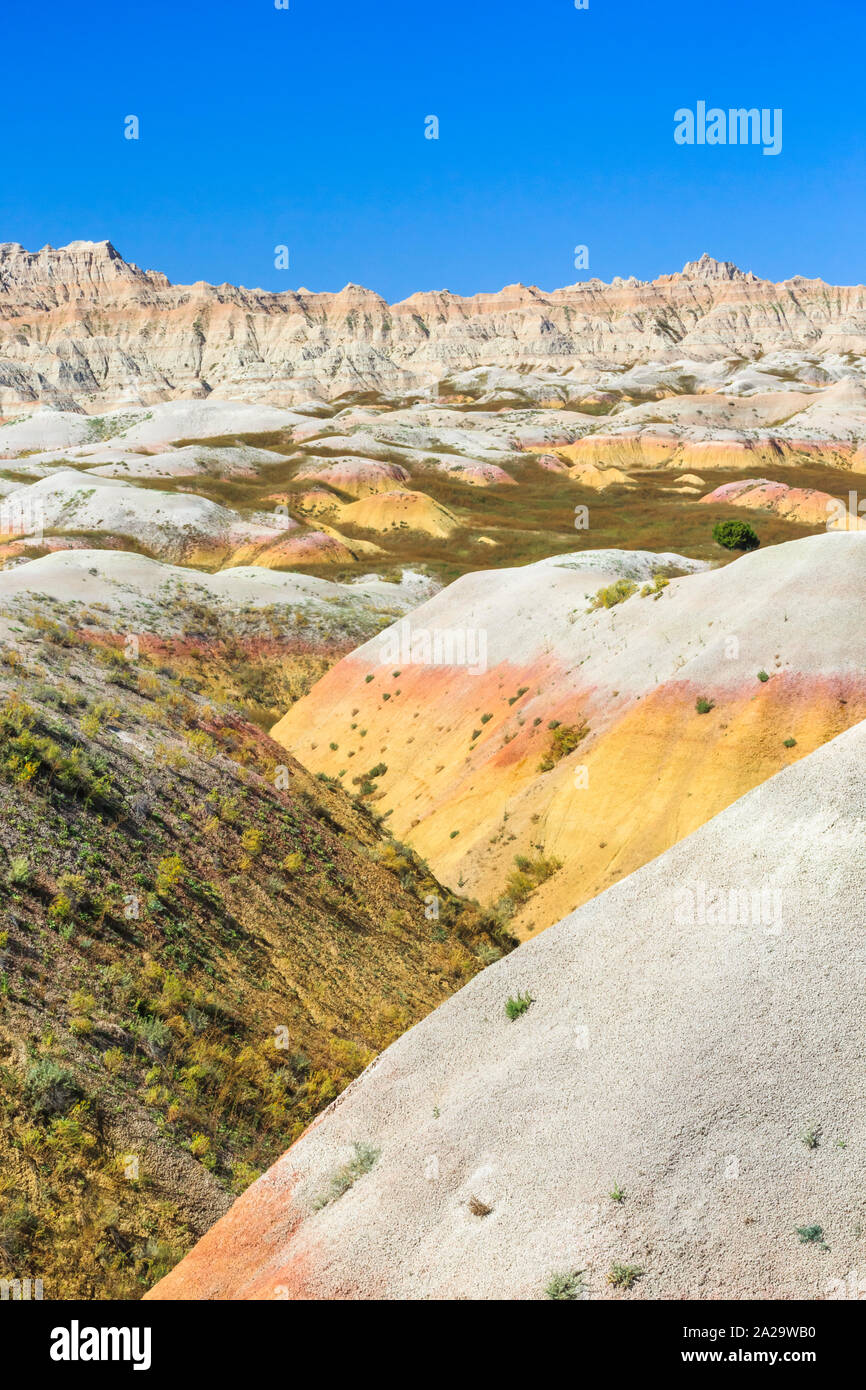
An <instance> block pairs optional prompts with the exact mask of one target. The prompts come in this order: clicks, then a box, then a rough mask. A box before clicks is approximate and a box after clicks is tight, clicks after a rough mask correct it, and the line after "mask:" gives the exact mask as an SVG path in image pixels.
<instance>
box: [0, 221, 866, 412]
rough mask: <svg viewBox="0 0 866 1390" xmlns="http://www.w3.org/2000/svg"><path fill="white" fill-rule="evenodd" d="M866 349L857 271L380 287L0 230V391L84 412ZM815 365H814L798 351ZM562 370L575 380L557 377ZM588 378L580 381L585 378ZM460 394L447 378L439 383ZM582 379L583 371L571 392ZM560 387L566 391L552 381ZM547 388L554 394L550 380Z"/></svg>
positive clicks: (701, 271) (690, 271)
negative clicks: (174, 269)
mask: <svg viewBox="0 0 866 1390" xmlns="http://www.w3.org/2000/svg"><path fill="white" fill-rule="evenodd" d="M864 350H866V289H864V287H863V286H853V287H836V286H831V285H827V284H825V283H824V282H823V281H822V280H809V279H805V278H803V277H800V276H797V277H795V278H793V279H791V280H787V281H784V282H783V283H782V284H778V285H777V284H772V283H770V282H767V281H762V280H759V279H757V278H756V277H755V276H754V275H751V274H748V273H743V272H741V271H739V270H737V269H736V267H732V266H730V265H729V264H727V263H720V262H717V261H713V260H712V259H711V258H710V257H708V256H705V257H702V258H701V260H699V261H694V262H690V263H689V264H688V265H687V266H686V267H685V268H684V270H683V272H682V273H681V274H676V275H663V276H661V277H659V278H658V279H657V280H654V281H650V282H644V281H639V280H636V279H635V278H634V277H631V278H629V279H626V280H623V279H619V278H616V279H614V281H613V282H612V283H611V284H609V285H608V284H604V283H602V282H601V281H600V280H589V281H586V282H583V283H578V284H575V285H571V286H567V287H566V288H563V289H558V290H553V291H551V292H546V291H543V290H541V289H539V288H538V287H537V286H532V285H530V286H526V285H509V286H507V287H506V288H505V289H503V290H500V291H499V292H498V293H492V294H476V295H472V296H469V297H461V296H459V295H455V294H451V293H450V292H449V291H447V290H441V291H436V292H431V293H419V294H414V295H411V296H410V297H409V298H408V299H406V300H404V301H402V302H401V303H398V304H387V303H386V302H385V300H384V299H382V298H381V297H380V296H379V295H378V294H375V293H374V292H373V291H371V290H366V289H364V288H362V287H361V286H358V285H347V286H346V287H345V288H344V289H342V290H340V291H339V293H321V294H318V293H312V292H310V291H307V290H304V289H299V290H288V291H285V292H283V293H279V294H277V293H272V292H269V291H265V290H259V289H244V288H240V287H236V286H233V285H228V284H224V285H209V284H206V283H204V282H202V281H199V282H197V283H196V284H194V285H172V284H171V283H170V282H169V281H168V280H167V278H166V277H165V276H164V275H162V274H160V273H159V272H156V271H151V270H147V271H145V270H141V269H140V268H139V267H138V266H136V265H133V264H130V263H128V262H126V261H125V260H124V259H123V258H122V257H121V256H120V254H119V253H118V252H117V251H116V250H115V248H114V247H113V246H112V245H111V243H110V242H108V241H103V242H86V241H76V242H72V243H70V245H69V246H66V247H60V248H57V249H55V248H53V247H50V246H46V247H44V248H43V249H42V250H41V251H38V252H29V251H25V250H24V249H23V248H22V247H21V246H20V245H18V244H17V243H14V242H7V243H4V244H0V408H2V409H3V411H4V413H5V414H7V415H10V414H14V413H15V412H16V411H17V410H19V409H21V410H27V409H31V408H32V407H33V404H34V403H35V402H37V401H43V402H48V403H51V404H53V405H56V406H59V407H63V408H76V407H81V406H83V407H84V408H86V409H87V410H89V411H91V412H93V411H96V410H99V409H105V408H110V407H111V406H116V405H120V404H123V403H126V402H135V403H142V402H144V403H149V402H153V401H158V400H166V399H169V398H171V397H173V396H177V395H186V396H205V395H207V394H209V393H210V392H212V391H217V392H221V393H223V394H226V395H230V396H235V397H239V396H244V397H246V398H248V399H254V398H256V399H267V400H271V401H273V402H275V403H286V402H291V401H295V400H300V399H303V398H305V397H309V396H310V395H323V396H326V397H333V396H337V395H340V394H341V393H344V392H348V391H353V392H357V391H381V392H386V393H388V394H390V395H395V394H397V395H399V394H405V393H408V392H411V391H415V390H418V389H429V388H430V387H431V385H434V384H435V383H437V382H439V381H441V380H442V379H443V378H446V377H452V376H454V375H455V374H460V373H462V372H466V371H470V370H472V369H475V368H479V367H486V366H495V367H499V368H501V369H509V370H511V371H512V372H513V373H515V374H516V376H517V380H518V384H519V379H520V375H521V374H522V373H525V371H526V370H527V369H528V368H530V369H534V370H538V371H543V372H548V373H550V374H551V375H552V376H553V377H555V376H556V375H557V374H559V375H561V374H562V373H564V372H569V373H574V372H575V371H577V372H578V375H580V374H581V372H582V370H583V369H587V370H589V371H590V374H592V373H593V372H594V373H595V374H597V373H598V372H599V371H602V370H607V369H619V370H622V369H623V368H624V367H626V366H628V367H629V368H631V369H632V370H635V369H636V368H637V370H639V369H640V364H648V363H655V364H665V363H670V362H674V361H684V360H688V361H693V362H694V363H697V364H701V363H708V362H715V361H718V360H719V359H721V358H728V359H732V361H733V362H734V363H739V364H740V365H741V366H744V365H746V364H748V363H750V362H753V361H754V360H755V359H758V358H761V357H762V356H764V355H766V354H768V353H779V352H786V351H793V352H808V353H809V354H810V355H811V356H812V357H815V358H818V359H820V358H822V357H824V356H831V355H836V356H839V355H844V354H859V353H862V352H864ZM813 371H815V372H817V379H820V376H821V369H820V366H817V367H814V368H813ZM574 384H577V383H574ZM597 385H598V383H596V387H597ZM453 389H454V390H455V392H456V393H457V394H458V395H459V391H460V386H459V383H457V384H456V385H455V387H454V388H453ZM594 389H595V388H594V387H591V386H590V385H587V384H586V382H584V383H583V387H582V391H581V392H579V393H578V394H579V395H581V394H582V395H583V396H584V397H586V398H590V396H591V394H592V390H594ZM566 395H568V392H566ZM548 396H549V397H551V398H553V399H554V401H556V398H557V396H558V397H559V401H558V402H557V403H560V404H561V402H562V393H561V390H559V389H558V387H557V385H556V382H555V381H554V382H553V383H552V385H551V388H550V391H549V393H548Z"/></svg>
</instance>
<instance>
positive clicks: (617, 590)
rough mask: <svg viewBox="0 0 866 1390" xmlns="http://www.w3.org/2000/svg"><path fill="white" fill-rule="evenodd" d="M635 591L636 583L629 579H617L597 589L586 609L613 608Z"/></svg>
mask: <svg viewBox="0 0 866 1390" xmlns="http://www.w3.org/2000/svg"><path fill="white" fill-rule="evenodd" d="M636 593H637V585H636V584H635V583H634V582H633V581H632V580H631V579H617V580H616V581H615V583H613V584H608V585H607V587H606V588H602V589H599V590H598V592H597V594H596V595H595V597H594V598H593V600H592V603H591V604H590V606H589V609H588V610H587V611H588V612H590V613H593V612H595V610H596V609H598V608H615V607H616V605H617V604H618V603H625V601H626V599H628V598H631V596H632V594H636Z"/></svg>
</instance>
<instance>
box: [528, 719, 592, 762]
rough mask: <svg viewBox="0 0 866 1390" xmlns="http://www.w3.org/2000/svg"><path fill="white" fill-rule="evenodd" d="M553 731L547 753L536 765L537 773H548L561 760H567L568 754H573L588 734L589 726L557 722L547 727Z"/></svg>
mask: <svg viewBox="0 0 866 1390" xmlns="http://www.w3.org/2000/svg"><path fill="white" fill-rule="evenodd" d="M548 728H550V729H553V735H552V737H551V740H550V743H549V744H548V746H547V752H546V753H545V755H544V757H543V758H542V760H541V762H540V763H539V764H538V770H539V772H549V771H550V769H551V768H552V767H555V766H556V764H557V763H558V762H559V760H560V759H561V758H567V757H568V755H569V753H573V752H574V750H575V748H577V746H578V744H580V743H582V742H583V740H584V739H585V738H586V736H587V734H588V733H589V726H588V725H587V724H586V723H583V724H560V723H559V721H558V720H556V721H553V722H552V723H551V724H549V725H548Z"/></svg>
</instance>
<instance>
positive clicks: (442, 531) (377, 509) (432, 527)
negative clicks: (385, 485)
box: [340, 489, 460, 538]
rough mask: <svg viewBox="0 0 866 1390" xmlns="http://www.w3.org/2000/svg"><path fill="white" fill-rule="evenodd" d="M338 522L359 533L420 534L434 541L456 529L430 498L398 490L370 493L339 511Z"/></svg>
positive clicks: (450, 514)
mask: <svg viewBox="0 0 866 1390" xmlns="http://www.w3.org/2000/svg"><path fill="white" fill-rule="evenodd" d="M340 522H341V523H342V524H343V525H350V526H357V527H359V528H360V529H361V530H362V531H396V530H406V531H423V532H424V533H425V534H426V535H428V536H436V537H438V538H444V537H446V536H450V535H451V532H452V531H455V530H456V529H457V528H458V527H459V525H460V522H459V521H458V520H457V517H456V516H454V514H453V512H449V511H448V509H447V508H446V507H442V506H440V505H439V503H438V502H434V501H433V498H432V497H427V496H425V494H424V493H423V492H404V491H403V490H401V489H398V490H397V491H395V492H379V493H374V494H372V495H371V496H369V497H362V498H361V499H360V501H358V502H351V503H349V505H348V506H346V507H342V508H341V509H340Z"/></svg>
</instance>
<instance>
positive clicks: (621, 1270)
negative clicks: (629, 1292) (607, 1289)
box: [607, 1264, 643, 1289]
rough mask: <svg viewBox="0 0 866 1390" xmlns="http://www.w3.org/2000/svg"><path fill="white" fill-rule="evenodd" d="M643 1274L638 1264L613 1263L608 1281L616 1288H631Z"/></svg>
mask: <svg viewBox="0 0 866 1390" xmlns="http://www.w3.org/2000/svg"><path fill="white" fill-rule="evenodd" d="M642 1274H643V1270H642V1269H639V1268H638V1266H637V1265H623V1264H612V1265H611V1267H610V1271H609V1273H608V1276H607V1282H608V1283H609V1284H612V1285H613V1287H614V1288H615V1289H630V1288H631V1287H632V1285H633V1284H636V1283H637V1281H638V1279H640V1277H641V1275H642Z"/></svg>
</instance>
